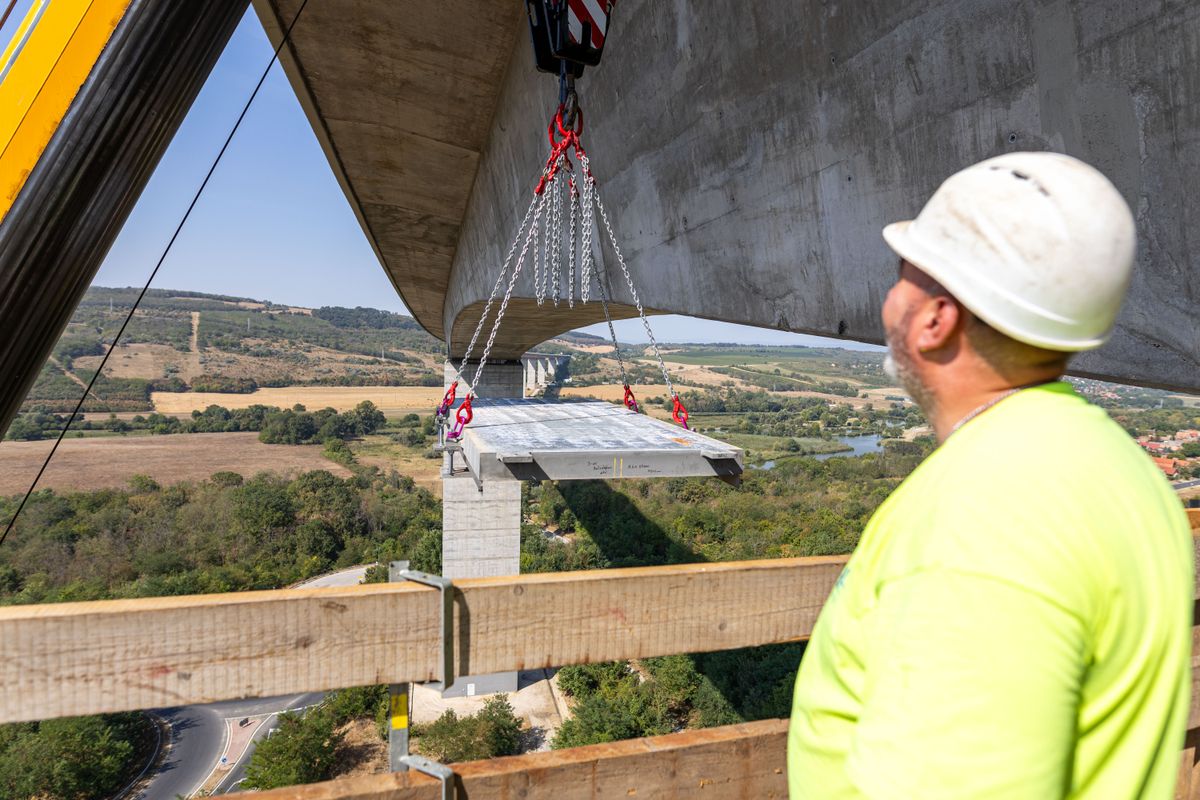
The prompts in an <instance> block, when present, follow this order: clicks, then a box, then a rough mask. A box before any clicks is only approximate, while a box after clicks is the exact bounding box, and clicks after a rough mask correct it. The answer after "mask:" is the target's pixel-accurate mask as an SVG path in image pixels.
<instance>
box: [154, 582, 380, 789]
mask: <svg viewBox="0 0 1200 800" xmlns="http://www.w3.org/2000/svg"><path fill="white" fill-rule="evenodd" d="M366 571H367V568H366V567H354V568H353V569H348V570H343V571H342V572H335V573H333V574H332V575H324V576H322V577H320V578H315V579H313V580H311V581H307V582H305V583H303V584H301V587H303V588H316V587H321V586H354V585H355V584H357V583H359V582H360V581H361V580H362V577H363V575H364V573H366ZM324 696H325V695H324V693H323V692H310V693H306V694H299V695H283V696H281V697H257V698H252V699H249V700H226V701H223V702H220V703H210V704H208V705H202V706H183V707H180V708H165V709H159V710H157V711H155V712H154V713H156V714H157V715H158V716H160V717H162V718H164V719H166V720H167V722H168V723H169V724H170V727H171V737H170V741H171V749H170V752H169V753H168V754H167V757H166V759H164V761H163V764H162V767H161V768H160V769H159V770H158V772H157V773H156V774H155V775H154V777H153V778H151V779H150V781H149V782H148V783H146V784H145V785H144V786H143V787H142V790H141V791H140V792H139V793H136V794H134V795H132V797H133V798H136V800H175V798H176V797H178V796H180V795H182V796H183V797H189V796H190V795H192V794H195V793H196V792H197V791H199V789H200V787H201V786H202V785H203V784H204V782H205V780H207V779H208V776H209V775H210V774H212V771H213V769H214V768H215V767H216V766H217V763H218V761H219V760H220V758H221V754H222V751H223V750H224V749H225V720H226V719H228V718H230V717H252V716H257V715H260V714H273V713H274V714H277V713H279V712H282V711H287V710H289V709H294V708H303V707H304V706H310V705H313V704H314V703H319V702H320V701H321V699H322V698H323V697H324ZM277 720H278V717H271V718H270V719H268V720H267V722H266V723H265V724H263V725H262V726H261V727H260V728H259V730H258V731H257V732H256V733H255V735H254V741H258V740H259V739H260V738H262V737H265V736H267V734H268V731H270V730H273V729H274V728H275V727H276V726H277V725H278V721H277ZM253 750H254V748H253V747H247V748H246V752H245V754H244V756H243V757H242V758H241V759H239V760H238V762H237V764H235V765H234V767H233V769H231V770H230V771H229V774H228V775H227V776H226V777H225V779H224V780H223V781H221V784H220V785H219V786H218V787H217V790H216V791H215V792H214V794H221V793H222V792H228V791H232V790H233V789H234V787H236V784H237V783H238V782H240V781H241V780H242V779H244V778H245V777H246V765H247V764H248V763H250V754H251V752H253Z"/></svg>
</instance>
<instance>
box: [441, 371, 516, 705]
mask: <svg viewBox="0 0 1200 800" xmlns="http://www.w3.org/2000/svg"><path fill="white" fill-rule="evenodd" d="M456 367H457V368H460V369H461V362H458V361H455V362H454V363H453V365H452V364H451V362H449V361H447V362H446V366H445V383H446V386H447V387H448V386H449V385H450V381H452V380H454V376H455V368H456ZM474 374H475V364H474V363H470V364H468V365H467V369H465V370H463V378H464V379H470V378H471V377H473V376H474ZM524 378H525V368H524V366H523V365H522V363H521V362H520V361H501V362H490V361H489V362H488V364H487V368H486V369H485V370H484V372H483V385H482V386H481V387H480V388H479V390H478V391H479V395H480V397H486V398H513V397H516V398H520V397H524V396H525V380H524ZM463 383H466V380H464V381H462V382H460V384H459V387H460V388H459V391H458V396H459V397H462V396H463V395H464V393H465V391H466V389H465V387H464V386H463ZM444 458H445V461H444V463H443V466H442V575H443V576H445V577H447V578H450V579H452V580H454V579H458V578H489V577H495V576H499V575H516V574H518V573H520V571H521V482H520V481H517V480H494V479H490V480H487V481H485V482H484V483H483V490H482V491H480V489H479V486H478V485H476V483H475V479H474V478H472V477H471V476H470V475H469V474H466V473H462V474H458V475H450V474H449V458H448V457H444ZM516 690H517V673H516V672H498V673H495V674H492V675H463V676H461V677H459V678H458V679H457V680H456V681H455V682H454V685H453V686H451V687H450V689H449V690H448V691H446V692H444V693H443V696H444V697H465V696H469V695H482V694H495V693H498V692H515V691H516Z"/></svg>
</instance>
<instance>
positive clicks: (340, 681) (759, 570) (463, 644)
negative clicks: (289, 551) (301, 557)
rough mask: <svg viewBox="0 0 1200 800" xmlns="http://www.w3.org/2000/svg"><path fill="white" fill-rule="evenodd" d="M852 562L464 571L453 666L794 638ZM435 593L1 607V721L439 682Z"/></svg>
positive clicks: (291, 593) (600, 657)
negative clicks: (471, 575)
mask: <svg viewBox="0 0 1200 800" xmlns="http://www.w3.org/2000/svg"><path fill="white" fill-rule="evenodd" d="M845 560H846V559H845V558H805V559H779V560H766V561H748V562H732V563H722V564H688V565H677V566H667V567H647V568H634V569H620V570H596V571H589V572H575V573H555V574H539V575H523V576H514V577H508V578H478V579H470V580H463V581H461V582H460V583H459V584H458V585H457V588H456V592H455V594H456V601H455V620H456V622H455V627H456V631H457V638H456V648H455V649H456V658H457V662H458V670H457V673H458V674H460V675H463V674H480V673H489V672H499V671H503V670H518V669H534V668H539V667H554V666H562V665H564V664H577V663H584V662H594V661H608V660H615V659H626V658H641V657H645V656H654V655H669V654H673V653H688V652H707V651H713V650H724V649H729V648H734V647H744V646H749V645H759V644H769V643H773V642H784V641H793V640H796V639H802V638H805V637H807V636H808V635H809V633H810V632H811V631H812V626H813V624H814V623H815V621H816V618H817V615H818V613H819V612H820V610H821V606H822V604H823V603H824V602H825V598H826V597H827V595H828V593H829V591H830V589H831V588H832V586H833V583H834V581H835V580H836V579H837V576H838V574H839V573H840V571H841V569H842V566H843V565H844V563H845ZM437 601H438V595H437V590H434V589H429V588H426V587H421V586H418V585H416V584H372V585H367V586H353V587H345V588H326V589H284V590H279V591H268V592H240V593H235V594H223V595H193V596H187V597H164V598H152V599H139V600H103V601H97V602H89V603H65V604H51V605H36V606H11V607H7V608H0V643H3V646H2V647H0V722H14V721H20V720H33V719H46V718H50V717H58V716H70V715H77V714H93V713H99V712H106V711H122V710H131V709H141V708H161V707H165V706H174V705H183V704H192V703H206V702H212V701H215V700H223V699H232V698H240V697H261V696H270V695H277V694H290V693H295V692H302V691H320V690H326V689H337V688H343V687H346V686H362V685H369V684H376V683H390V682H402V681H426V680H432V679H436V678H437V677H439V676H438V675H437V674H436V671H437V670H438V666H437V665H438V656H439V652H440V638H439V629H438V605H437Z"/></svg>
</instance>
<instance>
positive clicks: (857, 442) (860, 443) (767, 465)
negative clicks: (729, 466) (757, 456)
mask: <svg viewBox="0 0 1200 800" xmlns="http://www.w3.org/2000/svg"><path fill="white" fill-rule="evenodd" d="M837 440H838V441H839V442H841V443H842V444H844V445H846V446H847V447H849V448H850V449H849V450H842V451H839V452H837V453H820V454H818V455H814V456H805V457H806V458H815V459H816V460H817V461H824V460H826V459H828V458H854V457H855V456H861V455H865V454H867V453H879V452H882V451H883V447H882V446H881V445H880V444H879V441H880V436H879V434H878V433H863V434H859V435H857V436H838V437H837ZM774 468H775V459H771V460H770V461H764V462H763V463H761V464H751V465H750V469H774Z"/></svg>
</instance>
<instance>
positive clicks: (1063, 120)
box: [256, 0, 1200, 390]
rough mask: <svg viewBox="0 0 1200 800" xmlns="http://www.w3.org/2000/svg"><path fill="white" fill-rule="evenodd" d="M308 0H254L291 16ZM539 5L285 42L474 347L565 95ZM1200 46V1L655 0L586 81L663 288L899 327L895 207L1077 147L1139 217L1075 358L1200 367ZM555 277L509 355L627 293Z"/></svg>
mask: <svg viewBox="0 0 1200 800" xmlns="http://www.w3.org/2000/svg"><path fill="white" fill-rule="evenodd" d="M298 5H299V0H256V7H257V8H258V9H259V13H260V16H261V17H263V19H264V21H265V22H266V24H267V27H268V31H269V32H271V33H272V35H273V36H275V37H276V40H277V39H278V35H279V33H278V32H279V30H280V28H281V22H280V21H281V20H282V21H283V23H282V24H286V22H288V21H290V19H291V15H292V14H294V13H295V9H296V8H297V7H298ZM520 6H521V4H520V3H517V2H515V0H514V2H513V3H511V4H509V3H493V2H484V1H483V0H472V1H470V2H462V3H454V4H449V3H433V2H419V1H418V0H404V1H403V2H388V3H383V2H375V1H373V0H325V1H324V2H322V3H313V4H310V5H309V7H308V8H307V9H306V10H305V12H304V17H303V18H302V19H301V20H300V23H299V24H298V25H297V27H296V29H295V31H294V33H293V42H292V44H291V45H290V46H289V48H288V52H287V53H286V56H287V57H286V59H285V66H286V67H287V69H288V73H289V75H290V77H291V79H292V82H293V85H295V86H296V88H297V91H298V93H299V94H300V95H301V98H302V102H303V103H304V104H305V106H306V108H307V109H308V113H309V117H310V119H311V120H312V122H313V125H314V128H315V129H316V130H317V131H318V134H319V136H320V137H321V139H322V141H323V143H324V145H325V147H326V150H327V152H328V153H329V157H330V162H331V164H332V165H333V167H334V169H335V171H336V172H337V174H338V177H339V179H340V180H341V181H342V185H343V187H344V188H345V190H346V194H347V196H348V197H349V198H350V201H351V203H352V204H353V205H354V207H355V210H356V212H357V213H358V214H359V218H360V219H361V220H362V222H363V227H364V230H365V231H366V232H367V234H368V236H369V237H370V238H371V241H372V243H373V244H374V246H375V248H376V251H377V252H378V253H379V257H380V260H381V262H382V263H383V265H384V268H385V269H386V270H387V271H388V274H389V275H390V276H391V277H392V280H393V281H394V283H395V284H396V287H397V289H398V290H399V291H400V293H401V295H402V297H403V298H404V301H405V303H406V304H407V305H408V306H409V308H410V309H411V310H412V312H413V314H414V315H415V316H416V318H417V319H418V320H419V321H420V322H421V323H422V324H423V325H424V326H425V327H426V328H427V329H428V330H430V331H431V332H432V333H434V334H435V335H438V336H439V337H442V338H448V339H449V342H450V347H449V349H450V351H451V354H452V355H459V354H461V352H462V350H463V349H464V348H465V346H466V343H467V341H468V339H469V338H470V333H471V331H472V330H473V328H474V323H475V321H476V320H477V319H478V315H479V312H480V310H481V308H482V306H483V302H484V301H485V300H486V298H487V296H488V294H489V292H490V290H491V287H492V283H493V281H494V280H495V276H496V272H497V270H498V269H499V267H500V264H501V263H502V262H503V259H504V256H505V254H506V252H507V249H508V246H509V243H510V241H511V238H512V237H513V235H514V233H515V231H516V226H517V224H518V223H519V221H520V218H521V216H522V215H523V213H524V210H525V208H526V207H527V205H528V198H529V196H530V195H529V192H530V190H531V188H532V185H533V183H534V182H535V180H536V177H537V174H538V171H539V169H540V166H541V164H542V162H543V161H544V158H545V155H546V153H545V148H546V141H545V121H546V120H547V119H548V118H549V115H550V113H551V111H552V109H553V107H554V104H555V102H556V99H557V98H556V82H555V80H554V79H553V78H552V77H550V76H547V75H544V74H539V73H537V72H536V71H535V70H534V68H533V63H532V55H531V53H530V52H529V50H530V48H529V45H528V41H527V34H526V32H525V30H524V29H523V26H524V20H523V19H522V17H521V14H520ZM1198 56H1200V6H1197V5H1196V4H1194V3H1188V2H1185V1H1184V0H1167V1H1166V2H1163V3H1156V4H1131V3H1127V2H1124V0H1090V1H1089V2H1083V1H1082V0H1036V1H1035V0H1023V1H1022V2H1016V3H1014V2H1011V1H1010V0H906V2H894V0H862V2H854V3H848V2H824V1H822V2H818V0H803V2H797V3H784V4H764V3H752V4H747V3H741V2H736V0H696V2H690V3H683V2H673V3H651V2H637V0H633V1H632V2H625V3H621V4H620V5H619V6H618V7H617V9H616V12H615V17H614V21H613V26H612V30H611V32H610V35H609V38H608V43H607V47H606V49H605V57H604V63H603V64H601V66H600V67H599V68H598V69H590V70H589V71H588V72H587V73H586V74H585V75H584V77H583V78H582V79H581V81H580V83H579V90H580V95H581V99H582V103H583V105H584V108H585V109H586V110H587V123H588V127H587V129H586V130H585V132H584V139H585V142H586V144H587V147H588V150H589V152H590V153H591V154H592V155H593V167H594V169H595V170H596V172H597V177H598V179H599V180H600V182H601V191H602V192H603V195H604V197H605V199H606V203H607V205H608V207H609V209H610V214H611V215H612V216H613V223H614V227H615V230H616V233H617V236H618V237H620V240H621V243H622V249H623V250H624V252H625V254H626V256H627V257H628V258H629V261H630V266H631V269H632V271H633V275H634V278H635V280H636V281H637V283H638V286H639V291H640V292H641V295H642V300H643V302H644V303H645V304H646V306H647V307H648V308H650V309H653V310H655V311H658V312H672V313H680V314H687V315H692V316H697V317H704V318H709V319H719V320H726V321H730V322H738V323H744V324H749V325H758V326H764V327H771V328H778V329H782V330H791V331H800V332H809V333H817V334H821V335H826V336H835V337H843V338H850V339H856V340H862V341H874V342H878V341H880V340H881V338H882V331H881V330H880V325H879V321H878V308H879V304H880V302H881V301H882V298H883V295H884V293H885V292H886V290H887V287H888V286H889V285H890V283H891V281H892V280H893V279H894V274H895V258H894V257H893V256H892V255H891V254H890V253H889V251H888V250H887V248H886V247H885V246H884V244H883V241H882V240H881V238H880V236H879V230H880V228H881V227H882V226H883V225H884V224H886V223H888V222H890V221H893V220H897V219H905V218H910V217H911V216H913V215H914V214H915V213H916V212H917V211H918V210H919V209H920V206H921V204H922V203H923V201H924V200H925V199H926V198H927V197H928V196H929V194H930V193H931V192H932V191H933V190H934V189H935V188H936V186H937V185H938V183H940V181H941V180H943V179H944V178H945V177H946V176H948V175H949V174H951V173H953V172H955V171H956V170H958V169H960V168H962V167H964V166H966V165H968V164H970V163H972V162H974V161H977V160H980V159H982V158H986V157H988V156H992V155H997V154H1000V153H1004V152H1008V151H1013V150H1057V151H1062V152H1067V153H1071V154H1073V155H1076V156H1079V157H1081V158H1083V159H1085V160H1088V161H1090V162H1092V163H1093V164H1095V165H1097V166H1098V167H1100V168H1101V169H1102V170H1104V171H1105V172H1106V173H1107V174H1108V175H1109V176H1110V177H1111V178H1112V180H1113V181H1114V183H1115V184H1116V185H1117V187H1118V188H1119V189H1120V190H1121V192H1122V193H1123V194H1124V196H1125V198H1126V199H1127V200H1128V201H1129V203H1130V205H1131V207H1132V208H1133V209H1134V211H1135V214H1136V215H1137V218H1138V225H1139V251H1138V265H1137V270H1136V274H1135V277H1134V281H1133V285H1132V287H1131V291H1130V296H1129V300H1128V302H1127V303H1126V306H1125V308H1124V310H1123V312H1122V314H1121V317H1120V320H1119V324H1118V328H1117V331H1116V333H1115V335H1114V336H1113V339H1112V341H1111V342H1110V343H1109V344H1108V345H1106V346H1105V347H1104V348H1103V349H1101V350H1099V351H1097V352H1095V353H1090V354H1086V355H1083V356H1080V357H1079V358H1078V360H1077V362H1075V371H1076V372H1078V373H1079V374H1088V375H1093V376H1097V377H1106V378H1112V379H1116V380H1121V381H1127V382H1133V383H1142V384H1147V385H1159V386H1165V387H1171V388H1177V389H1192V390H1195V389H1200V303H1198V302H1197V301H1198V300H1200V269H1197V262H1198V260H1200V227H1197V226H1195V225H1192V224H1190V220H1192V219H1194V218H1195V217H1197V212H1200V198H1198V197H1197V196H1196V193H1195V192H1193V191H1192V190H1191V186H1193V185H1194V184H1196V183H1197V180H1198V179H1200V99H1198V98H1200V73H1197V71H1196V70H1195V69H1194V64H1195V62H1196V59H1197V57H1198ZM609 255H610V256H611V254H609ZM615 288H616V300H617V301H618V304H617V307H616V315H617V316H629V315H630V314H631V313H632V309H631V308H630V301H631V298H630V297H629V295H628V293H627V292H625V291H623V290H622V289H621V288H620V287H615ZM532 297H533V286H532V283H531V282H530V280H528V279H527V278H522V280H521V281H519V282H518V284H517V288H516V292H515V293H514V299H513V302H512V305H511V307H510V310H509V315H508V317H507V318H506V320H505V324H504V326H503V327H502V328H501V330H500V333H499V335H498V337H497V340H496V347H495V350H494V351H493V352H494V354H495V355H496V356H498V357H503V358H515V357H517V356H519V355H520V354H521V353H522V352H524V351H525V350H526V349H528V348H529V347H531V346H533V345H534V344H536V343H537V342H539V341H542V340H544V339H546V338H548V337H550V336H552V335H554V334H557V333H559V332H562V331H564V330H568V329H570V328H573V327H577V326H580V325H584V324H588V323H591V322H595V321H599V320H601V319H603V314H602V311H601V309H600V308H599V307H598V305H597V304H594V303H593V304H588V305H587V306H582V307H581V306H580V305H578V304H576V306H575V307H574V308H573V309H572V308H567V307H565V305H560V306H559V307H558V308H553V307H551V306H542V307H538V306H537V305H536V304H535V303H534V302H533V300H532Z"/></svg>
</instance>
